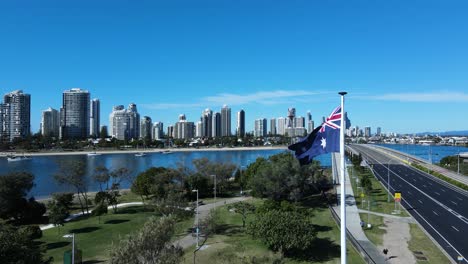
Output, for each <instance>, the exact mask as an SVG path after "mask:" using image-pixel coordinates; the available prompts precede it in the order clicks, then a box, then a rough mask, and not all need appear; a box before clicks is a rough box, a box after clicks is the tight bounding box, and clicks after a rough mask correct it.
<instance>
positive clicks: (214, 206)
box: [211, 174, 216, 208]
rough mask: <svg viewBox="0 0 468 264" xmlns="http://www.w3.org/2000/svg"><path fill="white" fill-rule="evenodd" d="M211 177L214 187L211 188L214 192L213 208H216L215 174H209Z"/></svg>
mask: <svg viewBox="0 0 468 264" xmlns="http://www.w3.org/2000/svg"><path fill="white" fill-rule="evenodd" d="M211 177H213V180H214V188H213V194H214V205H213V208H216V175H214V174H213V175H211Z"/></svg>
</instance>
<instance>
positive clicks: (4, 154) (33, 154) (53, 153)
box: [0, 146, 288, 157]
mask: <svg viewBox="0 0 468 264" xmlns="http://www.w3.org/2000/svg"><path fill="white" fill-rule="evenodd" d="M287 149H288V148H287V146H268V147H234V148H230V147H228V148H216V147H213V148H165V149H157V148H155V149H145V150H138V149H130V150H96V151H95V152H94V151H90V150H86V151H85V150H83V151H50V152H2V153H1V154H0V156H1V157H7V156H8V155H16V156H23V155H26V156H30V157H38V156H71V155H88V154H94V153H96V154H97V155H106V154H137V153H147V154H151V153H161V154H163V153H165V154H167V153H175V152H198V151H253V150H256V151H258V150H287Z"/></svg>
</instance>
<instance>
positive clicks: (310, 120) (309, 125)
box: [307, 111, 314, 133]
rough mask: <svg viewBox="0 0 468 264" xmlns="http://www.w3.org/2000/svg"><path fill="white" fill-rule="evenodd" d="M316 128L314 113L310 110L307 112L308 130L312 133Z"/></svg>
mask: <svg viewBox="0 0 468 264" xmlns="http://www.w3.org/2000/svg"><path fill="white" fill-rule="evenodd" d="M313 130H314V121H313V120H312V114H311V113H310V111H308V112H307V132H308V133H311V132H312V131H313Z"/></svg>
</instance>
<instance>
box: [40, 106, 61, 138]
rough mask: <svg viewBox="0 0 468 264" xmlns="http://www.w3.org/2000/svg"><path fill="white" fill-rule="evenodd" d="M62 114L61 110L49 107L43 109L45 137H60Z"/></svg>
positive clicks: (42, 127)
mask: <svg viewBox="0 0 468 264" xmlns="http://www.w3.org/2000/svg"><path fill="white" fill-rule="evenodd" d="M59 131H60V114H59V111H57V110H55V109H53V108H51V107H49V108H48V109H46V110H44V111H42V118H41V135H42V136H44V137H57V138H58V137H59Z"/></svg>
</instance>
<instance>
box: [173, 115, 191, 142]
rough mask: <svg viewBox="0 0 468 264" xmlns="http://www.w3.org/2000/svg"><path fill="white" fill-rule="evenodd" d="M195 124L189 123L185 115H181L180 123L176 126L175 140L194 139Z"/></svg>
mask: <svg viewBox="0 0 468 264" xmlns="http://www.w3.org/2000/svg"><path fill="white" fill-rule="evenodd" d="M193 131H194V124H193V122H188V121H187V119H186V117H185V115H183V114H182V115H179V122H177V123H175V126H174V138H175V139H191V138H193Z"/></svg>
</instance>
